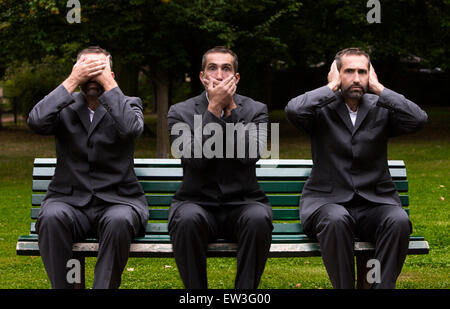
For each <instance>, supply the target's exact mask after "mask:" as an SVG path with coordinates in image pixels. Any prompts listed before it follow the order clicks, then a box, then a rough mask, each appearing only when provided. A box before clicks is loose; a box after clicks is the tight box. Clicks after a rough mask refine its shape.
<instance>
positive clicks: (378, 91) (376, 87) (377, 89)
mask: <svg viewBox="0 0 450 309" xmlns="http://www.w3.org/2000/svg"><path fill="white" fill-rule="evenodd" d="M371 88H372V92H373V93H375V94H376V95H380V94H381V92H383V90H384V86H383V85H382V84H380V83H378V84H375V85H373V86H372V87H371Z"/></svg>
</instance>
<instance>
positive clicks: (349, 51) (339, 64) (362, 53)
mask: <svg viewBox="0 0 450 309" xmlns="http://www.w3.org/2000/svg"><path fill="white" fill-rule="evenodd" d="M348 55H357V56H366V58H367V60H369V67H368V69H370V56H369V54H368V53H367V52H366V51H365V50H363V49H361V48H359V47H350V48H346V49H343V50H341V51H339V52H338V53H337V54H336V56H335V57H334V60H336V66H337V69H338V71H340V70H341V67H342V56H348Z"/></svg>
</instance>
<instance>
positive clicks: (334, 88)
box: [327, 82, 339, 92]
mask: <svg viewBox="0 0 450 309" xmlns="http://www.w3.org/2000/svg"><path fill="white" fill-rule="evenodd" d="M327 86H328V88H330V89H331V91H333V92H336V91H338V89H339V84H338V83H334V82H329V83H328V84H327Z"/></svg>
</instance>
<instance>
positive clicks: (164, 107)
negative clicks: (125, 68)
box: [152, 65, 170, 158]
mask: <svg viewBox="0 0 450 309" xmlns="http://www.w3.org/2000/svg"><path fill="white" fill-rule="evenodd" d="M152 75H153V80H154V85H155V91H154V92H155V93H156V110H157V112H156V115H157V120H156V157H157V158H168V157H169V151H170V142H169V132H168V128H167V112H168V111H169V85H170V83H169V72H168V70H167V69H166V68H161V67H158V66H157V65H156V66H154V67H153V74H152Z"/></svg>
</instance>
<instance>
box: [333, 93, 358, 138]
mask: <svg viewBox="0 0 450 309" xmlns="http://www.w3.org/2000/svg"><path fill="white" fill-rule="evenodd" d="M334 107H335V111H336V113H337V114H338V115H339V117H340V118H341V119H342V121H343V122H344V124H345V126H346V127H347V129H348V130H349V131H350V133H353V124H352V121H351V120H350V115H349V113H348V109H347V106H345V101H344V98H343V97H342V95H341V94H340V93H339V94H338V95H336V103H334Z"/></svg>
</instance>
